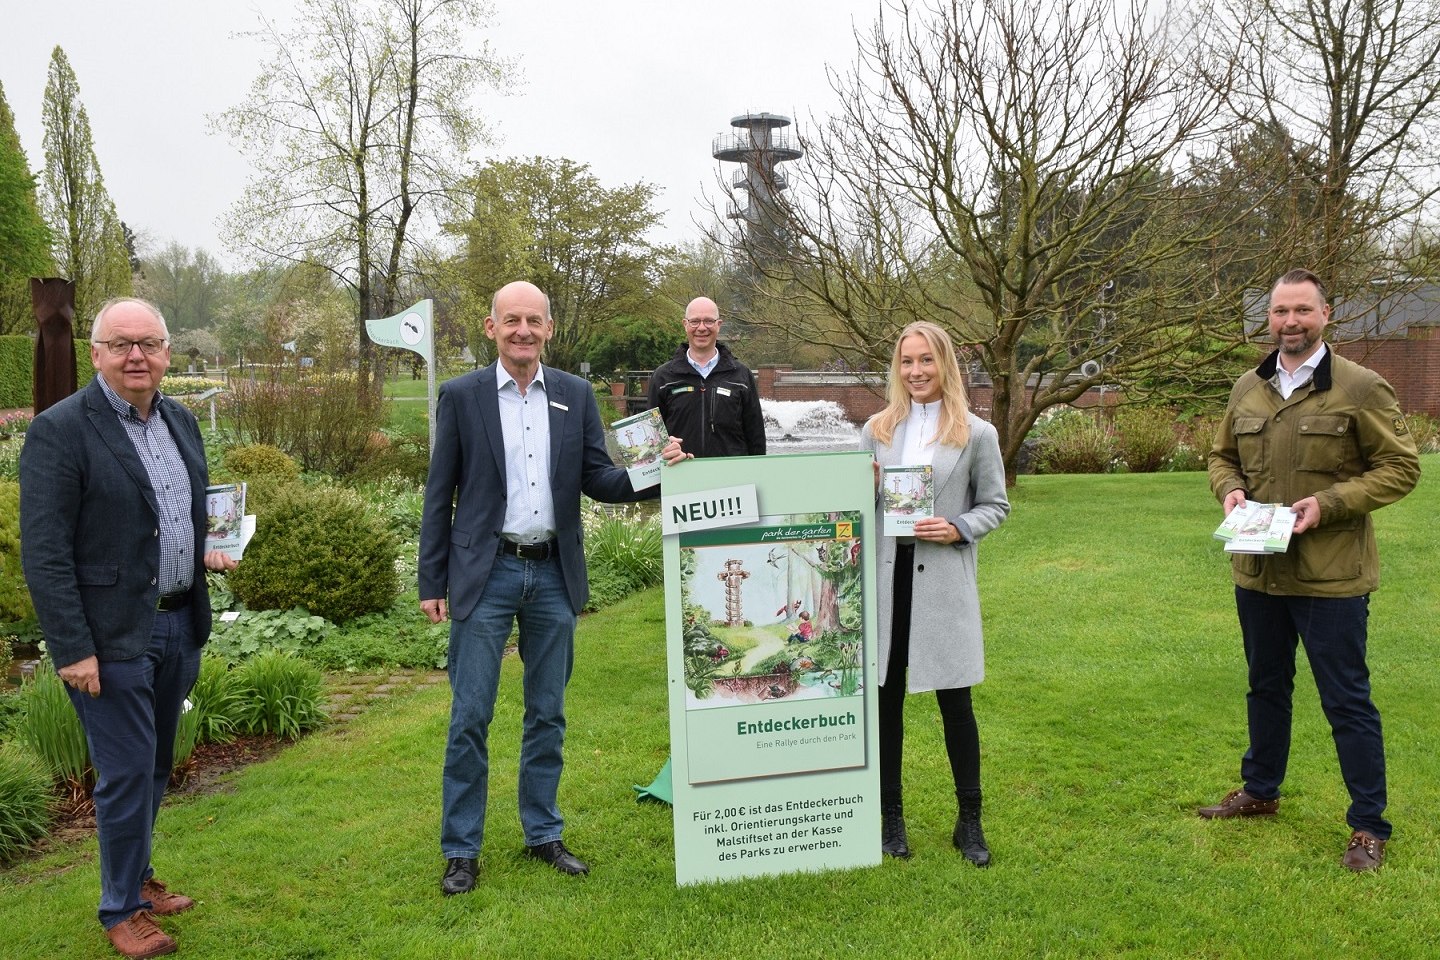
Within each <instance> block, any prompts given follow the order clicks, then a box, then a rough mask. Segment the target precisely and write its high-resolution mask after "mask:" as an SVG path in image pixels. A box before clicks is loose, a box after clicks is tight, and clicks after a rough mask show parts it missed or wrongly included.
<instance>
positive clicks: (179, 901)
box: [140, 877, 195, 917]
mask: <svg viewBox="0 0 1440 960" xmlns="http://www.w3.org/2000/svg"><path fill="white" fill-rule="evenodd" d="M140 899H141V900H149V901H150V903H151V904H152V906H151V907H150V912H151V913H153V914H155V916H157V917H168V916H170V915H171V914H172V913H184V912H185V911H186V910H189V909H190V908H191V907H193V906H195V901H194V900H191V899H190V898H189V897H187V896H185V894H183V893H171V892H170V891H169V890H166V889H165V884H163V883H161V882H160V881H159V880H156V879H155V878H154V877H151V878H150V879H149V880H146V881H145V882H144V883H142V884H140Z"/></svg>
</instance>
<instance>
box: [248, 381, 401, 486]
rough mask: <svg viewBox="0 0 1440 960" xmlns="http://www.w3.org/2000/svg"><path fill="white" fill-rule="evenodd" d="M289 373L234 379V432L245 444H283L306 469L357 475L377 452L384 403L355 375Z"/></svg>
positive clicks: (339, 474) (340, 474) (383, 416)
mask: <svg viewBox="0 0 1440 960" xmlns="http://www.w3.org/2000/svg"><path fill="white" fill-rule="evenodd" d="M287 377H288V375H286V374H283V373H280V372H279V371H276V372H275V373H274V375H273V376H272V378H271V379H268V380H263V381H253V382H250V381H243V380H242V381H239V382H237V383H232V386H231V391H232V392H231V397H230V404H229V407H230V415H231V418H232V422H233V423H234V425H235V432H236V433H237V434H238V435H239V436H240V438H241V439H242V440H243V441H245V442H246V443H264V444H269V445H270V446H273V447H279V448H280V449H281V450H284V451H285V452H286V453H288V454H290V455H291V456H292V457H294V458H295V459H296V460H298V461H299V463H300V465H301V466H302V467H303V468H304V469H306V470H316V471H321V472H324V473H330V474H333V475H335V476H349V475H351V474H353V473H354V472H355V471H356V470H357V469H358V468H359V467H360V466H361V465H362V464H363V463H364V462H365V461H366V459H367V458H368V457H369V455H370V454H371V453H373V451H374V445H375V435H376V434H378V433H379V431H380V427H381V425H382V424H383V423H384V422H385V411H384V407H383V405H382V404H379V403H375V402H373V401H372V400H371V399H370V398H369V396H368V395H367V394H366V392H365V391H364V390H362V389H361V387H360V385H359V384H358V383H357V381H356V378H355V376H354V375H353V374H311V375H308V376H302V377H299V378H287Z"/></svg>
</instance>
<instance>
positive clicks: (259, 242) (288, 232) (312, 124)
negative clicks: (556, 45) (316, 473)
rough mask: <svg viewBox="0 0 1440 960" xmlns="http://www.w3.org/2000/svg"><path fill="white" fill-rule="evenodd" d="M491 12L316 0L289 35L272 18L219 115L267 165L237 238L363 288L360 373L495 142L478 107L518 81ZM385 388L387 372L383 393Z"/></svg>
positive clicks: (451, 4) (359, 296) (438, 3)
mask: <svg viewBox="0 0 1440 960" xmlns="http://www.w3.org/2000/svg"><path fill="white" fill-rule="evenodd" d="M489 16H490V8H489V6H488V4H486V3H484V2H483V0H304V2H303V3H302V4H301V6H300V8H299V13H298V15H297V19H296V21H295V24H294V26H293V27H291V28H289V29H288V30H282V29H281V28H280V27H278V26H276V25H275V24H273V23H271V22H270V21H268V20H263V19H262V27H261V29H260V30H259V31H257V32H256V33H255V34H254V35H255V36H256V37H258V38H259V39H260V40H261V41H262V42H264V43H265V44H266V45H267V46H268V47H269V48H270V50H271V56H270V59H269V61H268V62H267V63H266V64H265V65H264V66H263V68H262V69H261V72H260V75H259V76H258V77H257V78H256V79H255V81H254V83H253V84H252V86H251V90H250V95H249V97H248V98H247V99H246V101H245V102H244V103H242V104H241V105H239V106H237V107H233V108H231V109H230V110H227V111H226V112H225V113H224V114H222V115H221V116H220V117H219V118H217V121H216V123H217V126H218V127H219V128H220V129H222V130H224V131H225V132H226V133H228V134H229V135H230V137H231V138H232V139H233V140H234V141H235V143H236V144H237V145H238V146H239V147H240V149H242V150H243V151H245V152H246V153H247V154H249V156H250V157H251V161H252V163H253V164H254V166H255V167H256V170H257V174H256V177H255V179H254V180H252V181H251V183H250V184H249V186H248V187H247V189H246V192H245V196H244V197H243V199H242V200H241V201H240V202H239V203H238V204H237V205H236V206H235V207H234V209H233V210H232V211H231V214H230V217H229V223H228V227H229V238H230V241H231V242H232V244H234V245H235V246H237V247H238V248H241V249H247V250H249V251H251V252H254V253H258V254H260V255H262V256H263V257H266V258H269V259H275V260H280V261H288V262H293V263H299V262H305V261H312V262H316V263H321V264H323V265H325V266H326V267H327V268H328V269H329V270H330V271H331V272H332V273H333V274H334V275H335V277H336V278H337V280H338V281H339V282H341V283H342V284H343V285H344V286H345V287H346V288H348V289H349V290H351V291H352V292H353V294H354V296H355V298H356V301H357V305H358V314H357V317H356V327H357V331H358V334H359V340H360V366H361V372H362V378H368V377H370V372H371V369H372V362H371V359H372V353H373V351H372V349H371V344H370V341H369V339H368V337H367V336H366V335H365V329H364V326H365V320H366V319H368V318H371V317H381V316H390V315H393V314H394V313H396V312H397V311H398V309H399V307H400V306H401V304H399V302H398V299H397V298H398V297H399V295H400V291H401V290H402V288H403V287H404V286H405V284H406V281H407V279H408V274H409V271H410V269H411V266H412V256H411V255H412V252H413V249H414V245H415V236H416V235H417V234H420V235H423V234H424V233H425V231H426V229H427V228H428V229H432V230H433V229H436V228H438V223H439V222H440V221H441V220H443V219H448V218H449V217H451V216H453V215H454V214H455V213H456V211H457V208H456V207H455V206H454V204H455V202H456V199H457V195H456V190H455V188H456V186H457V185H458V183H459V181H460V179H461V175H462V173H463V166H464V164H465V163H466V162H467V160H468V158H469V156H470V153H471V151H472V149H473V148H474V147H475V146H477V145H479V144H481V143H485V142H487V140H488V137H487V132H486V129H485V127H484V125H483V124H482V123H481V122H480V121H479V120H478V119H476V117H475V116H474V115H473V113H472V112H471V106H470V104H469V102H468V101H469V98H470V96H471V94H472V92H473V91H474V90H475V88H476V87H477V86H480V85H485V86H490V87H493V88H496V89H504V87H505V84H506V69H507V67H508V64H507V63H506V62H505V61H504V60H502V59H500V58H498V57H496V56H494V55H493V54H492V53H491V52H490V50H489V49H488V47H487V46H486V45H485V44H483V43H480V42H478V41H477V40H476V39H475V37H474V35H473V34H474V31H476V30H478V29H479V28H480V27H482V26H483V25H484V24H485V23H487V22H488V19H489ZM380 382H381V370H380V368H379V367H376V368H375V370H374V379H373V385H372V388H373V389H374V390H375V391H377V395H378V391H379V388H380Z"/></svg>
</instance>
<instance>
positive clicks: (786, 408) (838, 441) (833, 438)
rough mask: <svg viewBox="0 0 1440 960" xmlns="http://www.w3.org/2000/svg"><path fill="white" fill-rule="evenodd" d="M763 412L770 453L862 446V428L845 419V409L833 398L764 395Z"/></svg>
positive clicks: (810, 451) (855, 448) (766, 439)
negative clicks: (783, 397)
mask: <svg viewBox="0 0 1440 960" xmlns="http://www.w3.org/2000/svg"><path fill="white" fill-rule="evenodd" d="M760 411H761V412H762V413H763V414H764V415H765V450H766V452H767V453H824V452H830V451H836V450H858V449H859V448H860V428H859V427H857V426H855V424H853V423H851V422H850V421H849V420H847V419H845V411H844V410H843V409H842V408H841V406H840V405H839V404H838V403H836V402H835V401H833V400H766V399H765V398H764V397H761V398H760Z"/></svg>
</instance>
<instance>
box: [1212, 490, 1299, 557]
mask: <svg viewBox="0 0 1440 960" xmlns="http://www.w3.org/2000/svg"><path fill="white" fill-rule="evenodd" d="M1294 532H1295V511H1294V510H1291V509H1290V508H1289V507H1287V506H1284V505H1283V504H1279V503H1256V502H1255V501H1253V500H1246V501H1245V502H1244V503H1242V504H1240V506H1238V507H1236V508H1235V509H1234V510H1231V511H1230V515H1229V516H1227V517H1226V518H1225V520H1224V522H1223V523H1221V524H1220V526H1218V527H1216V528H1215V534H1214V536H1215V539H1216V540H1224V541H1225V552H1226V553H1284V552H1285V551H1286V550H1288V549H1289V548H1290V537H1291V535H1292V534H1293V533H1294Z"/></svg>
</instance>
